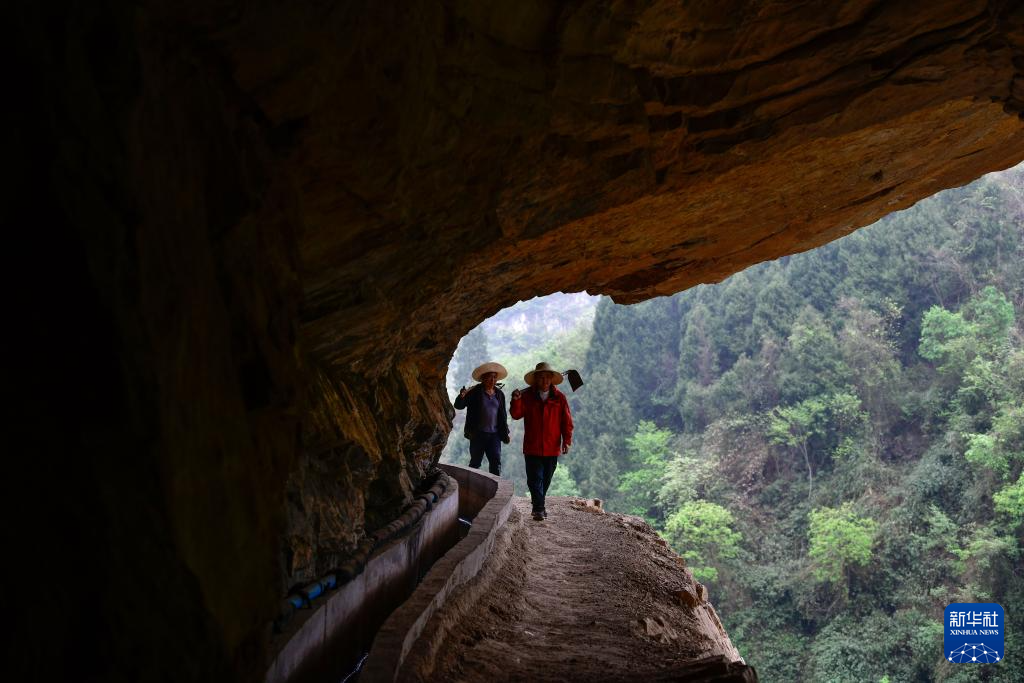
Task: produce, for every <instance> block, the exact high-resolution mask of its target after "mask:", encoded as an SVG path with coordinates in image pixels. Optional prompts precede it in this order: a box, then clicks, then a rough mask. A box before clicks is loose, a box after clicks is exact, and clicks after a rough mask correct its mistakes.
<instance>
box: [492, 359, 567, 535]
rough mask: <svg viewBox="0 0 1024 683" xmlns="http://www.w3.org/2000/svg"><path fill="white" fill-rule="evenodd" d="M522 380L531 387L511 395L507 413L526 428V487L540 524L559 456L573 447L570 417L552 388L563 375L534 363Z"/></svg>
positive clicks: (547, 366)
mask: <svg viewBox="0 0 1024 683" xmlns="http://www.w3.org/2000/svg"><path fill="white" fill-rule="evenodd" d="M523 379H525V380H526V383H527V384H529V385H530V388H528V389H525V390H523V391H519V390H518V389H516V390H515V391H513V392H512V401H511V402H510V403H509V406H508V413H509V415H510V416H511V417H512V419H513V420H519V419H523V420H524V423H525V425H526V434H525V435H524V436H523V455H524V456H525V457H526V485H527V486H529V488H530V499H531V501H532V502H533V518H534V519H535V520H537V521H538V522H539V521H541V520H543V519H544V518H545V517H547V516H548V513H547V510H546V509H545V508H544V496H545V494H547V492H548V487H549V486H551V477H552V476H553V475H554V474H555V468H556V467H558V456H559V455H563V454H565V453H568V452H569V447H570V446H571V445H572V414H571V413H570V412H569V401H568V400H567V399H566V397H565V394H563V393H562V392H560V391H559V390H558V389H556V388H555V385H556V384H561V383H562V373H560V372H556V371H555V370H553V369H552V368H551V366H550V365H548V364H547V363H537V367H536V368H535V369H534V370H532V371H531V372H528V373H526V376H525V377H524V378H523Z"/></svg>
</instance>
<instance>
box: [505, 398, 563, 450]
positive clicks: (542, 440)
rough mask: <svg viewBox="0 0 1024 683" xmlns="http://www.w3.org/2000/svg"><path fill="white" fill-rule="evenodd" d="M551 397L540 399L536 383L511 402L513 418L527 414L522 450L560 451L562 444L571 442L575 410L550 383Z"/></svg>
mask: <svg viewBox="0 0 1024 683" xmlns="http://www.w3.org/2000/svg"><path fill="white" fill-rule="evenodd" d="M550 392H551V393H550V394H548V400H546V401H541V400H540V395H539V394H538V393H537V390H536V389H534V388H533V387H530V388H529V389H526V390H524V391H523V392H522V394H521V396H520V398H519V400H516V399H512V402H511V403H509V404H508V414H509V415H510V416H512V419H513V420H518V419H521V418H525V422H526V434H525V435H524V436H523V453H524V454H526V455H555V456H557V455H561V454H562V444H563V443H565V444H572V414H571V413H570V412H569V401H568V400H567V399H566V398H565V394H563V393H562V392H561V391H559V390H558V389H556V388H555V387H554V385H552V386H551V389H550Z"/></svg>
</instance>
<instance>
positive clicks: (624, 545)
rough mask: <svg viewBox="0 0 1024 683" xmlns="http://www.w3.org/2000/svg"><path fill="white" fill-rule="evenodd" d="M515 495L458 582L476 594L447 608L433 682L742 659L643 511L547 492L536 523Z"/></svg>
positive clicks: (607, 676) (611, 677)
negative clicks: (620, 510) (469, 575)
mask: <svg viewBox="0 0 1024 683" xmlns="http://www.w3.org/2000/svg"><path fill="white" fill-rule="evenodd" d="M515 504H516V512H514V513H513V515H512V518H510V520H509V524H510V525H513V528H514V530H513V531H512V533H511V534H509V536H508V537H507V538H506V540H505V541H504V544H505V547H502V548H496V550H495V552H494V553H493V554H492V557H493V562H492V561H489V562H488V566H486V567H485V569H484V571H483V572H481V575H480V576H479V577H478V578H477V579H476V580H475V581H477V582H480V583H479V585H477V586H475V587H474V588H475V590H472V591H467V594H475V595H478V596H479V597H478V598H477V599H475V600H472V601H466V602H464V604H461V605H459V606H457V607H453V610H455V611H453V612H451V613H450V614H449V615H448V619H449V620H450V622H451V625H450V626H449V631H448V636H447V639H446V642H445V643H444V646H443V647H442V648H441V650H440V654H439V656H438V658H437V661H436V662H435V667H434V671H433V672H432V675H430V676H429V678H430V679H431V680H444V681H449V680H451V681H480V682H481V683H483V682H487V683H491V682H493V681H575V680H586V681H631V680H637V681H640V680H644V681H649V680H682V679H680V678H679V676H678V674H682V672H683V670H684V669H685V668H686V666H687V665H688V664H692V663H693V661H694V660H697V659H701V658H706V657H712V656H715V655H723V656H724V657H725V659H726V660H728V661H733V660H737V659H739V654H738V653H737V652H736V650H735V648H734V647H733V646H732V644H731V642H730V641H729V639H728V637H727V636H726V634H725V632H724V631H723V630H722V627H721V624H720V622H719V621H718V617H717V615H716V614H715V613H714V609H713V608H712V607H711V605H710V604H708V603H707V602H705V601H703V600H701V596H702V587H701V586H700V584H697V583H695V582H694V581H693V578H692V576H691V575H690V572H689V571H688V570H686V569H685V568H684V564H683V563H682V560H681V559H680V558H679V557H678V556H676V555H675V554H674V553H673V552H672V551H670V550H669V549H668V548H667V547H665V545H664V542H663V541H661V539H660V538H658V536H657V534H655V533H654V531H653V530H652V529H651V528H650V527H649V526H648V525H647V524H646V523H644V522H643V521H642V520H640V519H638V518H636V517H628V516H623V515H616V514H606V513H604V512H603V511H600V510H598V509H595V508H593V507H588V506H586V505H585V503H584V501H582V500H580V499H571V498H553V499H549V500H548V510H549V513H550V516H549V518H548V519H547V520H545V521H543V522H535V521H533V520H531V519H529V502H528V501H527V500H525V499H522V498H517V499H516V501H515ZM703 595H705V596H706V593H703ZM446 609H448V608H446ZM718 666H719V667H722V666H723V665H721V664H719V665H718ZM744 669H745V667H744ZM748 671H749V670H748ZM741 674H742V672H741ZM751 675H752V673H751V674H742V675H741V677H739V678H735V677H734V674H730V675H729V677H728V678H722V679H717V678H716V679H715V680H723V681H724V680H738V681H739V680H754V679H753V678H752V677H750V676H751ZM742 676H747V677H746V678H744V677H742ZM686 680H708V678H700V677H698V678H693V679H689V678H688V679H686Z"/></svg>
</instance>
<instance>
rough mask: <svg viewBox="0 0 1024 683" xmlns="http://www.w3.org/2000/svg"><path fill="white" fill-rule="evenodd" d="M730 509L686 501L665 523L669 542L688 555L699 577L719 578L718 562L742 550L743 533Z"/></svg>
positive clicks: (700, 579)
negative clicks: (737, 529) (735, 529)
mask: <svg viewBox="0 0 1024 683" xmlns="http://www.w3.org/2000/svg"><path fill="white" fill-rule="evenodd" d="M734 524H735V520H734V519H733V516H732V513H731V512H729V510H728V509H726V508H724V507H722V506H721V505H717V504H715V503H711V502H708V501H706V500H694V501H690V502H689V503H686V504H684V505H683V506H682V507H681V508H679V510H677V511H676V512H675V513H673V514H672V516H671V517H669V518H668V521H667V522H666V523H665V535H666V536H667V537H668V542H669V543H670V544H672V547H673V548H675V549H676V552H678V553H679V554H680V555H682V556H683V557H685V558H686V561H687V563H689V565H690V570H691V571H692V572H693V575H694V577H696V578H697V580H698V581H704V582H707V581H717V580H718V565H721V564H722V563H723V562H724V561H727V560H731V559H734V558H735V557H736V556H737V555H738V554H739V548H740V541H742V540H743V536H742V535H741V534H740V533H739V532H737V531H734V530H733V525H734Z"/></svg>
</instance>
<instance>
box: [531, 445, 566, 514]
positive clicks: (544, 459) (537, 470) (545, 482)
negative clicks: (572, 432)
mask: <svg viewBox="0 0 1024 683" xmlns="http://www.w3.org/2000/svg"><path fill="white" fill-rule="evenodd" d="M523 457H524V458H526V486H527V487H528V488H529V489H530V501H531V502H532V503H533V511H534V512H543V511H544V496H546V495H547V493H548V487H549V486H551V477H553V476H554V475H555V468H556V467H558V458H557V457H555V456H543V455H524V456H523Z"/></svg>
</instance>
